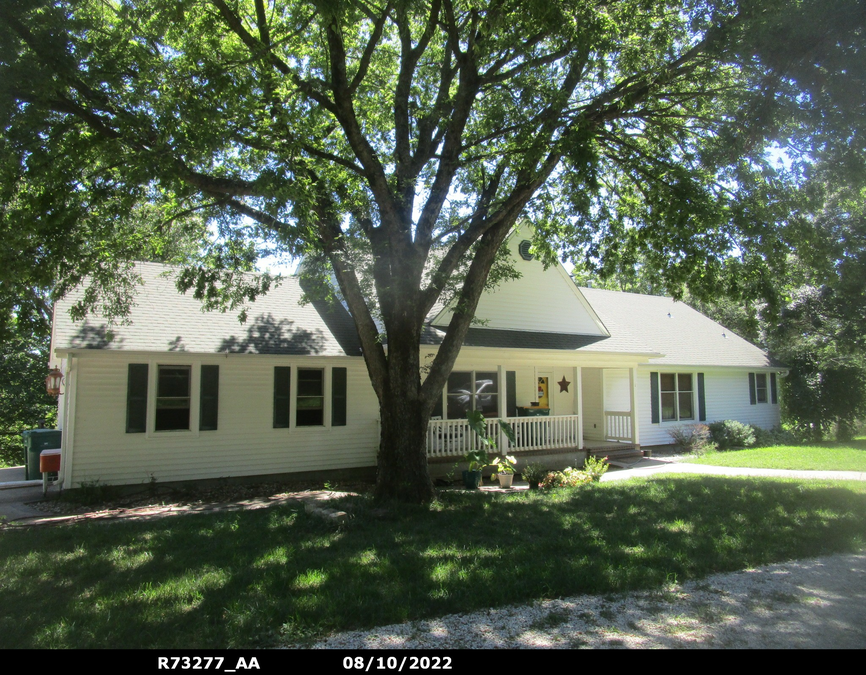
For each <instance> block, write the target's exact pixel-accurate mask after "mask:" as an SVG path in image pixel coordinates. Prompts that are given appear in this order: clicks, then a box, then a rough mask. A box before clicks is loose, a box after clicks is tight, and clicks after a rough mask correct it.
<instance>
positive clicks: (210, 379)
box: [198, 366, 220, 431]
mask: <svg viewBox="0 0 866 675" xmlns="http://www.w3.org/2000/svg"><path fill="white" fill-rule="evenodd" d="M219 391H220V367H219V366H202V367H201V397H200V409H199V423H198V428H199V430H201V431H216V430H217V421H218V419H219Z"/></svg>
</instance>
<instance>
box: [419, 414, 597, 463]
mask: <svg viewBox="0 0 866 675" xmlns="http://www.w3.org/2000/svg"><path fill="white" fill-rule="evenodd" d="M504 421H505V422H508V423H509V424H510V425H511V428H512V429H514V435H515V438H516V440H517V443H516V444H513V443H511V441H509V440H508V438H507V437H506V436H505V434H504V433H502V432H501V429H500V428H499V423H498V421H497V420H496V419H488V420H487V436H488V437H493V438H496V439H497V441H498V451H499V452H501V453H502V452H512V451H515V450H548V449H553V448H577V447H580V445H581V443H580V438H579V434H578V416H577V415H557V416H554V417H506V418H505V420H504ZM483 446H484V444H483V443H482V442H481V440H480V439H479V438H478V436H477V434H475V432H474V431H472V428H471V427H470V426H469V422H468V421H467V420H430V424H429V425H428V427H427V456H428V457H453V456H457V455H465V454H466V453H467V452H469V451H470V450H475V449H478V448H483Z"/></svg>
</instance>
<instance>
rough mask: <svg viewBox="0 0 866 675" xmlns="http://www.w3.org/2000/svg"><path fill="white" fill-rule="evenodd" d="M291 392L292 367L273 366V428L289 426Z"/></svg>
mask: <svg viewBox="0 0 866 675" xmlns="http://www.w3.org/2000/svg"><path fill="white" fill-rule="evenodd" d="M291 392H292V369H291V368H290V367H289V366H274V429H288V428H289V420H290V416H289V406H290V404H291Z"/></svg>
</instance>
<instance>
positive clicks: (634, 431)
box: [628, 366, 640, 448]
mask: <svg viewBox="0 0 866 675" xmlns="http://www.w3.org/2000/svg"><path fill="white" fill-rule="evenodd" d="M628 384H629V387H628V393H629V401H630V403H631V442H632V443H633V444H634V446H635V447H636V448H640V429H639V428H638V415H637V366H632V367H631V368H629V369H628Z"/></svg>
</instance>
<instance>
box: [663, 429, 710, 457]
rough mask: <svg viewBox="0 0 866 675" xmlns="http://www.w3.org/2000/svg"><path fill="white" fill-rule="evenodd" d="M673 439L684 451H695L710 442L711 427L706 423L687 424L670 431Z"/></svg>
mask: <svg viewBox="0 0 866 675" xmlns="http://www.w3.org/2000/svg"><path fill="white" fill-rule="evenodd" d="M668 433H669V434H670V436H671V440H672V441H673V442H674V445H676V446H677V447H678V448H679V449H680V450H682V451H683V452H695V451H696V450H700V449H703V448H704V447H705V446H707V445H709V444H710V428H709V427H708V426H707V425H706V424H686V425H683V426H681V427H674V428H673V429H671V430H670V431H669V432H668Z"/></svg>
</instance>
